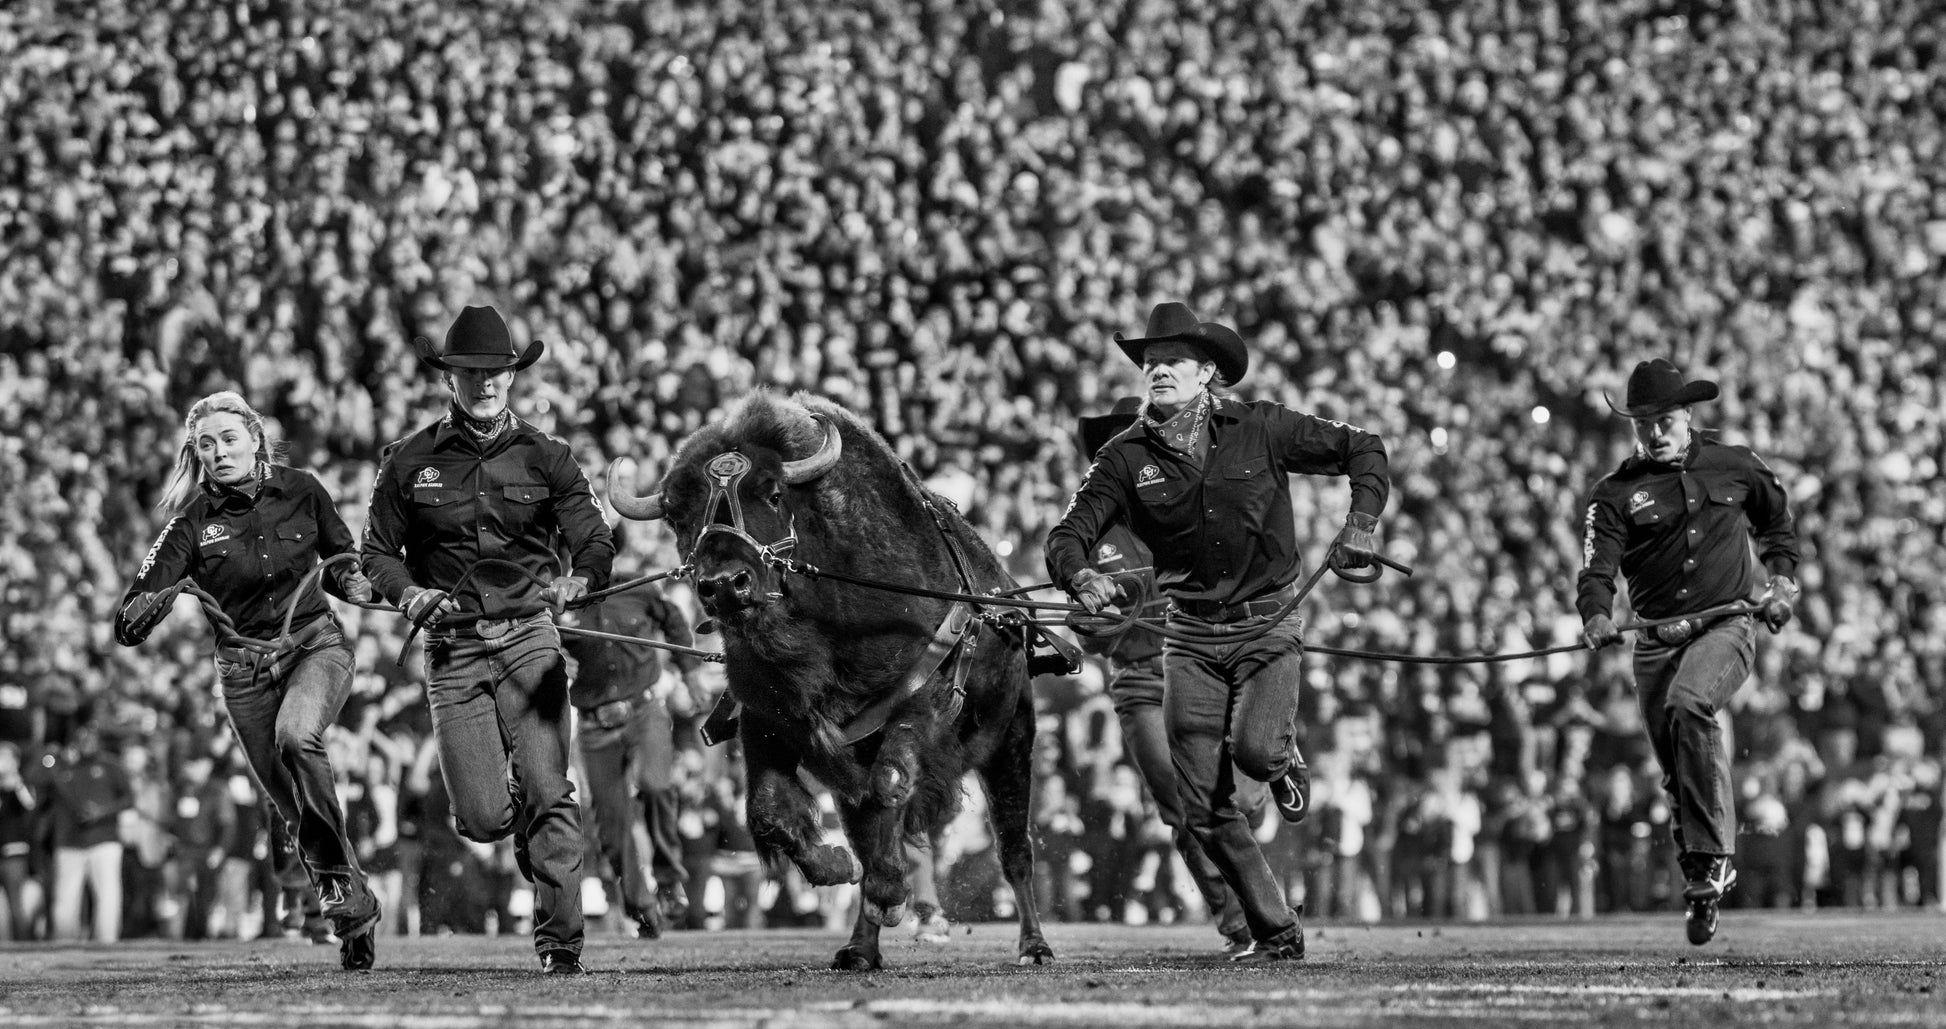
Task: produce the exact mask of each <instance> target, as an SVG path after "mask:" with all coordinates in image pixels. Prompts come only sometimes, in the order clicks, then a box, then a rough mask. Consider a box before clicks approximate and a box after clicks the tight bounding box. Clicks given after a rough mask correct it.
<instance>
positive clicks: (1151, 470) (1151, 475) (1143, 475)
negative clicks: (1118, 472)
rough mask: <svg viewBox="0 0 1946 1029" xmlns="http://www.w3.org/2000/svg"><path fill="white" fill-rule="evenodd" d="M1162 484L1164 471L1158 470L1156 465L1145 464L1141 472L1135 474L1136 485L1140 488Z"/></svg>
mask: <svg viewBox="0 0 1946 1029" xmlns="http://www.w3.org/2000/svg"><path fill="white" fill-rule="evenodd" d="M1161 482H1162V469H1160V468H1157V467H1156V466H1155V465H1152V464H1145V465H1143V466H1142V470H1141V471H1139V472H1137V473H1135V485H1136V486H1137V487H1138V488H1140V487H1142V486H1154V485H1158V484H1160V483H1161Z"/></svg>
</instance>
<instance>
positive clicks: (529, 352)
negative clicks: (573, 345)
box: [412, 336, 547, 372]
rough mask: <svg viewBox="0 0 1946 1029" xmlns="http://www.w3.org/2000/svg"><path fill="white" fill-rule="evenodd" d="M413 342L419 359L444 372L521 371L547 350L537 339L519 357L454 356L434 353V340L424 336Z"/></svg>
mask: <svg viewBox="0 0 1946 1029" xmlns="http://www.w3.org/2000/svg"><path fill="white" fill-rule="evenodd" d="M412 343H413V346H415V347H416V348H418V351H419V360H421V361H424V362H426V363H427V364H429V365H431V366H433V367H434V368H437V369H439V370H440V371H442V372H450V371H452V370H454V369H456V368H460V369H465V370H467V371H474V372H477V371H499V370H502V369H507V368H511V369H513V370H514V371H519V370H521V369H522V368H525V367H527V366H528V365H531V364H533V363H534V362H535V361H538V360H540V359H541V355H542V354H543V353H546V352H547V344H546V343H543V342H541V341H540V340H535V341H533V342H532V343H529V344H527V349H525V350H523V351H521V352H520V356H519V357H502V356H500V355H498V354H455V355H454V356H452V357H441V356H440V355H439V354H436V353H433V350H432V341H431V340H429V339H426V338H425V337H424V336H421V337H419V338H418V339H415V340H413V341H412Z"/></svg>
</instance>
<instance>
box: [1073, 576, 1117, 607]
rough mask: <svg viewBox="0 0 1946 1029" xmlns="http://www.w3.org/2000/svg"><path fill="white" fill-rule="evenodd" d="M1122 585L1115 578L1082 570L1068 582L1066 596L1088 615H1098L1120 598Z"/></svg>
mask: <svg viewBox="0 0 1946 1029" xmlns="http://www.w3.org/2000/svg"><path fill="white" fill-rule="evenodd" d="M1122 595H1123V594H1122V584H1121V583H1119V582H1116V581H1115V577H1114V576H1112V575H1107V574H1104V573H1102V572H1098V571H1095V570H1094V569H1093V568H1083V569H1082V570H1080V571H1078V572H1076V573H1074V578H1072V579H1069V580H1068V596H1070V597H1073V598H1074V602H1075V603H1077V604H1080V605H1081V606H1082V607H1084V608H1086V609H1087V611H1088V613H1089V614H1091V615H1093V614H1100V613H1101V610H1102V608H1105V607H1107V606H1108V605H1110V604H1113V603H1114V602H1115V601H1116V600H1119V599H1121V597H1122Z"/></svg>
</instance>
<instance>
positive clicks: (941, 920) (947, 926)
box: [912, 908, 953, 943]
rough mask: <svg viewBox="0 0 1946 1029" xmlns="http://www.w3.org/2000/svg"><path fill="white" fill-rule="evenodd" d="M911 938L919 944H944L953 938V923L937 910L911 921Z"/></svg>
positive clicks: (934, 909)
mask: <svg viewBox="0 0 1946 1029" xmlns="http://www.w3.org/2000/svg"><path fill="white" fill-rule="evenodd" d="M912 938H913V939H915V940H917V941H919V942H920V943H945V942H947V941H949V940H951V939H952V938H953V923H951V922H949V921H947V920H946V915H945V914H944V913H943V912H941V911H940V910H939V909H938V908H933V909H931V910H930V911H927V912H926V913H925V914H923V915H921V916H919V917H918V918H916V919H914V920H913V925H912Z"/></svg>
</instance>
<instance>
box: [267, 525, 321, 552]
mask: <svg viewBox="0 0 1946 1029" xmlns="http://www.w3.org/2000/svg"><path fill="white" fill-rule="evenodd" d="M276 533H277V549H278V550H279V551H280V552H282V553H283V555H284V556H286V557H293V556H296V555H298V554H303V553H305V552H307V551H312V550H316V549H317V546H318V527H317V526H316V525H315V524H313V523H312V522H311V521H310V520H308V519H295V518H293V519H291V520H290V521H287V522H284V523H282V524H280V525H278V526H277V529H276Z"/></svg>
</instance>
